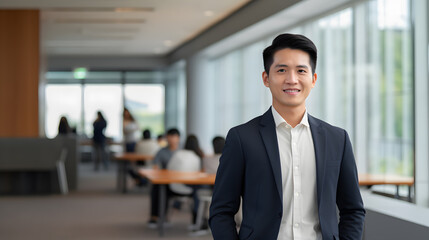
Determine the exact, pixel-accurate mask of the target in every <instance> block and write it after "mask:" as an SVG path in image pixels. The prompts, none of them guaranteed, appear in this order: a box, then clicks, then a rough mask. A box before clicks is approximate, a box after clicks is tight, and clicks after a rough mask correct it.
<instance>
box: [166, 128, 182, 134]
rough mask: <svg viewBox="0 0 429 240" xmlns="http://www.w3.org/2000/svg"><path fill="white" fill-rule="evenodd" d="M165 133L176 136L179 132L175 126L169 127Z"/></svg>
mask: <svg viewBox="0 0 429 240" xmlns="http://www.w3.org/2000/svg"><path fill="white" fill-rule="evenodd" d="M167 135H178V136H180V132H179V130H177V128H170V129H169V130H168V131H167Z"/></svg>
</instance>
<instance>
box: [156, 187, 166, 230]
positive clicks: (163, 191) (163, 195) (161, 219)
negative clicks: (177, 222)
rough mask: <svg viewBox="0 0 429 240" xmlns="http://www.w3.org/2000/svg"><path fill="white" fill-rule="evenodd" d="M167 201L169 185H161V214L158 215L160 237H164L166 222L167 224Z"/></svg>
mask: <svg viewBox="0 0 429 240" xmlns="http://www.w3.org/2000/svg"><path fill="white" fill-rule="evenodd" d="M166 201H167V185H165V184H161V185H159V203H160V206H159V214H158V231H159V236H161V237H162V236H164V222H165V206H166Z"/></svg>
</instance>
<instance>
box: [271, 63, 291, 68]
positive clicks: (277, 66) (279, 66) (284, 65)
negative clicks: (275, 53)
mask: <svg viewBox="0 0 429 240" xmlns="http://www.w3.org/2000/svg"><path fill="white" fill-rule="evenodd" d="M282 67H288V65H286V64H277V65H276V66H274V68H282Z"/></svg>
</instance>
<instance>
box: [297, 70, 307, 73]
mask: <svg viewBox="0 0 429 240" xmlns="http://www.w3.org/2000/svg"><path fill="white" fill-rule="evenodd" d="M298 72H299V73H306V72H307V71H305V70H304V69H300V70H298Z"/></svg>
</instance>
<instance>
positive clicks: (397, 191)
mask: <svg viewBox="0 0 429 240" xmlns="http://www.w3.org/2000/svg"><path fill="white" fill-rule="evenodd" d="M395 198H396V199H399V185H396V195H395Z"/></svg>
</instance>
